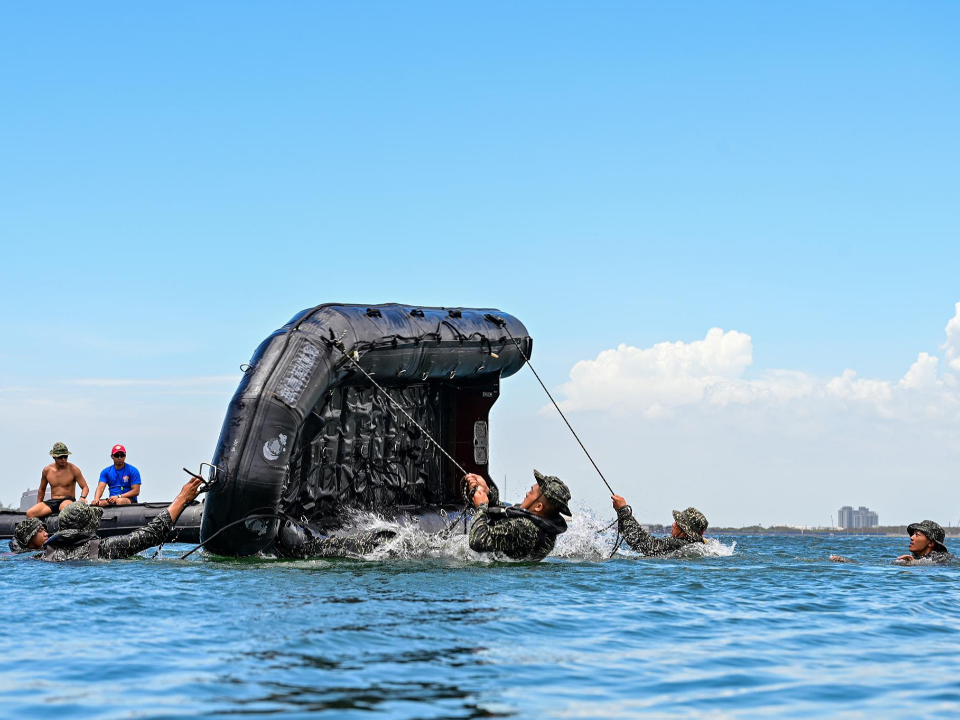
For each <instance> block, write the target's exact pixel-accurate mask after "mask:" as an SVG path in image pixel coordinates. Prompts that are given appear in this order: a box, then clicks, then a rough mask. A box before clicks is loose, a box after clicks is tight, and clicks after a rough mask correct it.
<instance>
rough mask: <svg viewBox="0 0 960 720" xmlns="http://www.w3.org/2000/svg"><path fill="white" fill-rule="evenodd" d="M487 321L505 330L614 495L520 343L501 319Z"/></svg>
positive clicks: (612, 493) (489, 317)
mask: <svg viewBox="0 0 960 720" xmlns="http://www.w3.org/2000/svg"><path fill="white" fill-rule="evenodd" d="M486 317H487V319H488V320H489V321H490V322H492V323H493V324H494V325H499V326H500V327H501V328H503V329H504V330H506V332H507V335H509V336H510V339H511V340H513V342H514V344H515V345H516V346H517V350H518V351H519V352H520V356H521V357H522V358H523V359H524V360H526V361H527V366H528V367H529V368H530V370H531V372H533V375H534V377H536V378H537V382H538V383H540V387H542V388H543V391H544V392H545V393H546V394H547V397H548V398H550V402H552V403H553V406H554V407H555V408H556V409H557V412H558V413H560V417H562V418H563V421H564V422H565V423H566V424H567V427H568V428H569V429H570V432H572V433H573V436H574V437H575V438H576V439H577V442H578V443H580V448H581V449H582V450H583V452H584V454H585V455H586V456H587V459H588V460H590V462H591V464H592V465H593V469H594V470H596V471H597V474H598V475H599V476H600V479H601V480H603V484H604V485H606V486H607V490H609V491H610V494H611V495H616V493H615V492H614V491H613V488H612V487H610V483H608V482H607V479H606V478H605V477H604V476H603V473H602V472H600V468H599V467H597V464H596V463H595V462H594V461H593V458H592V457H591V456H590V453H589V452H588V451H587V448H586V446H585V445H584V444H583V441H582V440H580V436H579V435H577V431H576V430H574V429H573V425H571V424H570V421H569V420H567V416H566V415H564V414H563V410H561V409H560V406H559V405H557V401H556V400H554V399H553V395H551V394H550V391H549V390H547V386H546V385H544V384H543V380H541V379H540V374H539V373H538V372H537V371H536V369H534V367H533V365H532V364H531V363H530V358H528V357H527V355H526V353H524V352H523V348H522V347H521V346H520V341H519V340H517V339H516V338H515V337H514V336H513V333H511V332H510V328H509V327H507V323H506V321H505V320H504V319H503V318H499V317H497V316H496V315H487V316H486Z"/></svg>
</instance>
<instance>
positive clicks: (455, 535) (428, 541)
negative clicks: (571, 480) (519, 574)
mask: <svg viewBox="0 0 960 720" xmlns="http://www.w3.org/2000/svg"><path fill="white" fill-rule="evenodd" d="M349 520H350V522H349V525H350V526H351V527H352V528H353V529H354V530H356V531H358V532H368V531H376V530H392V531H393V532H395V533H396V537H394V538H392V539H391V540H388V541H387V542H385V543H384V544H382V545H381V546H380V547H378V548H377V549H376V550H374V551H373V552H371V553H369V554H368V555H365V556H364V557H365V559H368V560H412V559H418V558H431V559H448V560H455V561H459V562H512V561H511V559H510V558H508V557H506V556H505V555H502V554H500V553H478V552H474V551H473V550H471V549H470V545H469V541H468V535H467V534H466V533H464V531H463V525H462V524H457V523H452V527H453V530H452V531H451V532H449V533H428V532H424V531H423V530H421V529H420V527H419V526H418V525H416V524H415V523H404V524H401V523H398V522H395V521H392V520H387V519H386V518H384V517H382V516H380V515H377V514H376V513H371V512H362V511H354V512H352V513H351V514H350V516H349ZM610 523H611V520H610V519H607V518H603V519H600V518H598V517H597V515H596V514H595V513H594V512H593V510H592V509H591V508H588V507H580V508H578V509H577V511H576V514H575V515H574V516H573V517H572V518H570V519H569V520H568V521H567V531H566V532H565V533H563V534H562V535H560V536H559V537H558V538H557V544H556V547H555V548H554V549H553V552H552V553H550V557H557V558H563V559H565V560H580V561H584V562H599V561H602V560H606V559H608V558H609V557H610V555H611V552H612V550H613V546H614V543H615V541H616V537H617V531H616V526H613V527H610ZM736 546H737V544H736V542H733V543H732V544H730V545H724V544H723V543H721V542H720V541H719V540H717V539H716V538H707V541H706V542H705V543H703V544H694V545H690V546H688V547H687V548H685V549H684V550H683V552H682V553H680V554H679V555H680V556H687V557H691V556H692V557H730V556H732V555H734V554H735V552H736ZM617 555H618V556H624V557H631V556H637V554H636V553H634V552H633V551H632V550H630V549H629V548H628V547H627V546H626V545H621V547H620V550H619V551H618V553H617Z"/></svg>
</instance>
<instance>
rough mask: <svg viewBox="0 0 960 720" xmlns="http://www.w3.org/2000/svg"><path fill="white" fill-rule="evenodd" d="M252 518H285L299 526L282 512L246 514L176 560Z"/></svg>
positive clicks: (183, 558) (192, 552) (182, 558)
mask: <svg viewBox="0 0 960 720" xmlns="http://www.w3.org/2000/svg"><path fill="white" fill-rule="evenodd" d="M254 518H270V519H272V520H280V519H283V518H286V519H287V520H291V521H292V522H295V523H298V524H299V521H297V520H295V519H294V518H291V517H290V516H289V515H287V514H286V513H284V512H275V513H269V514H268V513H251V514H248V515H245V516H243V517H242V518H240V519H239V520H234V521H233V522H231V523H227V524H226V525H224V526H223V527H222V528H220V529H219V530H217V531H216V532H215V533H214V534H213V535H211V536H210V537H208V538H207V539H206V540H204V541H203V542H202V543H200V544H199V545H197V546H196V547H195V548H193V550H191V551H190V552H188V553H186V554H185V555H182V556H181V557H180V558H178V559H179V560H186V559H187V558H188V557H190V556H191V555H193V554H194V553H195V552H196V551H197V550H199V549H200V548H202V547H203V546H204V545H206V544H207V543H208V542H210V541H211V540H213V539H214V538H215V537H216V536H217V535H219V534H220V533H222V532H223V531H224V530H227V529H228V528H232V527H233V526H234V525H239V524H240V523H242V522H246V521H247V520H253V519H254Z"/></svg>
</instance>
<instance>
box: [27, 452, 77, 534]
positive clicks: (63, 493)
mask: <svg viewBox="0 0 960 720" xmlns="http://www.w3.org/2000/svg"><path fill="white" fill-rule="evenodd" d="M71 454H72V453H71V452H70V451H69V450H68V449H67V446H66V445H64V444H63V443H62V442H58V443H55V444H54V446H53V449H52V450H51V451H50V455H51V456H52V457H53V462H52V463H50V464H49V465H47V466H46V467H45V468H44V469H43V472H42V473H40V489H39V490H38V491H37V504H36V505H34V506H33V507H32V508H30V509H29V510H27V517H28V518H41V517H46V516H47V515H52V514H53V513H57V512H60V511H61V510H64V509H66V508H67V506H68V505H70V504H71V503H73V502H75V501H76V499H77V494H76V493H77V485H79V486H80V491H81V492H80V499H81V500H83V501H84V502H86V501H87V495H88V494H89V492H90V488H89V487H87V481H86V480H84V479H83V473H82V472H80V468H78V467H77V466H76V465H74V464H73V463H72V462H69V461H68V460H67V456H68V455H71ZM48 484H49V485H50V499H49V500H44V496H45V495H46V493H47V485H48Z"/></svg>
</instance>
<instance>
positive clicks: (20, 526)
mask: <svg viewBox="0 0 960 720" xmlns="http://www.w3.org/2000/svg"><path fill="white" fill-rule="evenodd" d="M42 527H43V520H41V519H40V518H27V519H26V520H21V521H20V522H18V523H17V526H16V527H15V528H14V529H13V538H14V540H16V541H17V544H18V545H19V546H20V547H21V548H23V549H24V550H26V549H27V545H29V544H30V541H31V540H33V536H34V535H36V534H37V533H38V532H40V528H42Z"/></svg>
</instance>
